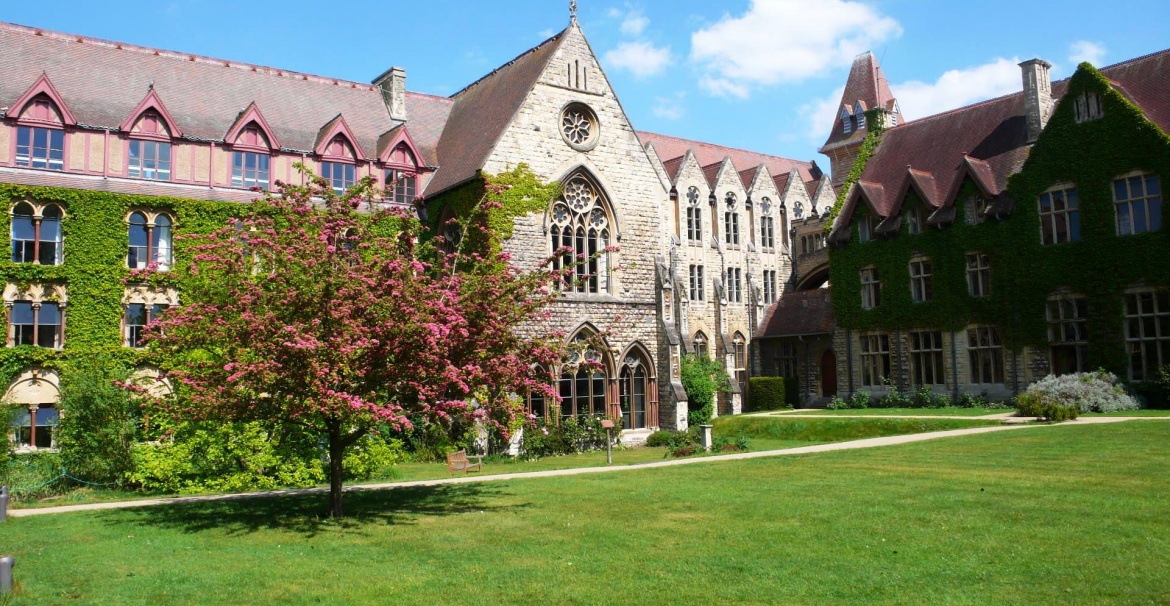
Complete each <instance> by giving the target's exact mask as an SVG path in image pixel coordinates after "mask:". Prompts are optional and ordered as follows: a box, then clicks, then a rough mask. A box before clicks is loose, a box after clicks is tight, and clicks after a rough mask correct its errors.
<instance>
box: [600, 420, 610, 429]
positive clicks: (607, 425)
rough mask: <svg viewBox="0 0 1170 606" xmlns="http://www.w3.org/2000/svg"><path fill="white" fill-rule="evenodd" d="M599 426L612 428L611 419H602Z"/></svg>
mask: <svg viewBox="0 0 1170 606" xmlns="http://www.w3.org/2000/svg"><path fill="white" fill-rule="evenodd" d="M601 426H602V427H604V428H606V429H613V421H610V420H609V419H602V420H601Z"/></svg>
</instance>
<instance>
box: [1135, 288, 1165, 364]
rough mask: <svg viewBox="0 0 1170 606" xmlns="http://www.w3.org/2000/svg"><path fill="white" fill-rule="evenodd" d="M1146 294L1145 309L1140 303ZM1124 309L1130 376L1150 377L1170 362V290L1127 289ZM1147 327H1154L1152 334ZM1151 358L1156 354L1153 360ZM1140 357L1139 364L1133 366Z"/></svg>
mask: <svg viewBox="0 0 1170 606" xmlns="http://www.w3.org/2000/svg"><path fill="white" fill-rule="evenodd" d="M1145 296H1148V297H1149V301H1150V303H1151V305H1152V309H1150V310H1146V309H1145V307H1144V305H1143V304H1142V302H1143V297H1145ZM1135 303H1136V305H1135ZM1135 308H1136V309H1135ZM1124 309H1125V318H1124V327H1125V328H1124V336H1125V348H1126V354H1127V356H1128V358H1129V361H1128V364H1127V366H1128V370H1129V380H1130V381H1135V382H1137V381H1149V380H1152V379H1154V378H1155V377H1156V375H1157V372H1158V369H1159V368H1161V367H1162V366H1164V365H1166V364H1170V290H1168V289H1165V288H1142V289H1134V290H1130V291H1127V292H1126V293H1125V308H1124ZM1135 328H1136V329H1137V330H1136V331H1135V330H1134V329H1135ZM1150 328H1153V331H1152V332H1153V333H1154V334H1153V335H1149V334H1147V332H1149V331H1148V329H1150ZM1135 333H1136V334H1135ZM1151 354H1153V355H1151ZM1150 358H1155V359H1154V361H1153V362H1152V363H1151V362H1150ZM1139 359H1140V364H1141V368H1138V367H1136V366H1135V362H1137V361H1138V360H1139Z"/></svg>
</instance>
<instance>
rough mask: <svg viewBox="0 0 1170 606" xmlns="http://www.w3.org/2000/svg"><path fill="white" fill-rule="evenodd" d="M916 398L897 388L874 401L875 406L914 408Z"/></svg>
mask: <svg viewBox="0 0 1170 606" xmlns="http://www.w3.org/2000/svg"><path fill="white" fill-rule="evenodd" d="M913 407H914V398H913V397H912V396H911V395H910V394H908V393H905V392H902V391H899V390H897V389H895V390H893V391H891V392H890V393H888V394H886V396H885V397H884V398H881V399H879V400H878V401H877V402H874V408H913Z"/></svg>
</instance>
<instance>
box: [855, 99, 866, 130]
mask: <svg viewBox="0 0 1170 606" xmlns="http://www.w3.org/2000/svg"><path fill="white" fill-rule="evenodd" d="M853 115H854V116H856V117H857V130H863V129H864V128H865V108H864V107H862V106H861V104H860V103H858V104H857V107H855V108H854V109H853Z"/></svg>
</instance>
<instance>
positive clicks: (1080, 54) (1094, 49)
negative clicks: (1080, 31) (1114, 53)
mask: <svg viewBox="0 0 1170 606" xmlns="http://www.w3.org/2000/svg"><path fill="white" fill-rule="evenodd" d="M1106 52H1108V51H1107V49H1106V48H1105V45H1104V44H1101V43H1100V42H1090V41H1088V40H1077V41H1076V42H1073V43H1072V44H1070V45H1069V47H1068V60H1069V62H1070V63H1072V64H1073V65H1079V64H1080V63H1083V62H1085V61H1088V62H1089V63H1092V64H1093V65H1095V66H1097V67H1101V62H1102V61H1103V60H1104V59H1105V53H1106Z"/></svg>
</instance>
